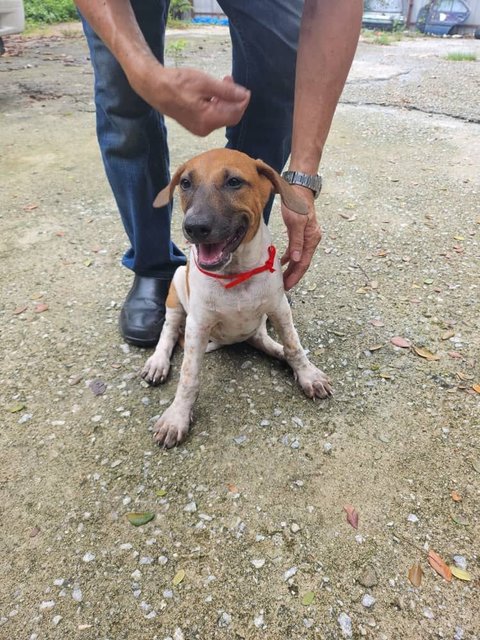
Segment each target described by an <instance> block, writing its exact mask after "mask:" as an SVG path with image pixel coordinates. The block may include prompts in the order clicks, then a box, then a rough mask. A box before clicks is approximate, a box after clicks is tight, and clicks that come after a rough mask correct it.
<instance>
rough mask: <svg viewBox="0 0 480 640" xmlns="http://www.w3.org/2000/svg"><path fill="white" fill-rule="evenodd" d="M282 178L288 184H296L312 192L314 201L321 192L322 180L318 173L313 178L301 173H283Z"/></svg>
mask: <svg viewBox="0 0 480 640" xmlns="http://www.w3.org/2000/svg"><path fill="white" fill-rule="evenodd" d="M282 178H283V179H284V180H286V181H287V182H288V183H289V184H298V185H300V186H301V187H306V188H307V189H310V190H311V191H313V197H314V199H315V200H316V199H317V198H318V196H319V195H320V191H321V190H322V178H321V176H319V175H318V173H317V174H316V175H314V176H311V175H308V174H307V173H302V172H301V171H284V172H283V173H282Z"/></svg>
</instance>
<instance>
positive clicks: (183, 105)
mask: <svg viewBox="0 0 480 640" xmlns="http://www.w3.org/2000/svg"><path fill="white" fill-rule="evenodd" d="M129 80H130V83H131V84H132V87H133V88H134V89H135V91H137V93H138V94H139V95H140V96H142V98H143V99H144V100H145V101H146V102H148V103H149V104H150V105H151V106H152V107H154V108H155V109H157V111H159V112H160V113H162V114H164V115H166V116H169V117H171V118H173V119H174V120H176V121H177V122H178V123H179V124H181V125H182V126H183V127H185V128H186V129H188V131H190V132H191V133H194V134H196V135H197V136H206V135H208V134H209V133H211V132H212V131H214V130H215V129H219V128H220V127H225V126H231V125H235V124H237V123H238V122H239V121H240V119H241V117H242V116H243V114H244V112H245V109H246V108H247V105H248V102H249V100H250V91H248V90H247V89H245V88H244V87H242V86H240V85H237V84H235V83H234V82H233V79H232V78H231V77H230V76H226V77H225V78H224V79H223V80H217V79H216V78H212V77H211V76H209V75H208V74H206V73H203V71H197V70H196V69H188V68H182V69H171V68H165V67H162V66H161V65H155V66H154V68H153V69H152V68H150V69H148V70H147V72H143V73H141V74H138V75H137V74H134V76H133V77H131V78H130V77H129Z"/></svg>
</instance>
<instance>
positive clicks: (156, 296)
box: [119, 275, 170, 347]
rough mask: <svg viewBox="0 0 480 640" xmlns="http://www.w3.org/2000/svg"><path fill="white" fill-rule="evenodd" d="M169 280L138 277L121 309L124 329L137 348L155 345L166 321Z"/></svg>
mask: <svg viewBox="0 0 480 640" xmlns="http://www.w3.org/2000/svg"><path fill="white" fill-rule="evenodd" d="M169 286H170V280H169V279H160V278H147V277H143V276H137V275H136V276H135V280H134V281H133V286H132V288H131V289H130V291H129V293H128V295H127V297H126V299H125V302H124V303H123V307H122V310H121V312H120V322H119V324H120V332H121V334H122V335H123V337H124V339H125V340H126V341H127V342H129V343H130V344H134V345H135V346H136V347H155V346H156V344H157V342H158V339H159V337H160V332H161V330H162V326H163V322H164V320H165V300H166V299H167V295H168V288H169Z"/></svg>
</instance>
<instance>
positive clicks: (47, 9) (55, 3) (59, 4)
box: [25, 0, 79, 25]
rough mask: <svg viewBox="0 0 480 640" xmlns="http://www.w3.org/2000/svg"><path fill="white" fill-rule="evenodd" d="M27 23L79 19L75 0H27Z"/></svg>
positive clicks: (52, 22) (50, 22)
mask: <svg viewBox="0 0 480 640" xmlns="http://www.w3.org/2000/svg"><path fill="white" fill-rule="evenodd" d="M25 18H26V20H27V24H29V25H38V24H54V23H55V22H70V21H72V20H79V17H78V13H77V9H76V7H75V5H74V4H73V0H25Z"/></svg>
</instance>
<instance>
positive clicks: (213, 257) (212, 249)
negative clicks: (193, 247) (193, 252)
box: [198, 242, 225, 265]
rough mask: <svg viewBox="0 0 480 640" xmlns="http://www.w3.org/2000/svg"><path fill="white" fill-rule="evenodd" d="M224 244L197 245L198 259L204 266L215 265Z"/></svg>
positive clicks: (220, 255)
mask: <svg viewBox="0 0 480 640" xmlns="http://www.w3.org/2000/svg"><path fill="white" fill-rule="evenodd" d="M224 248H225V243H221V242H216V243H214V244H199V245H198V259H199V261H200V262H201V263H202V264H204V265H209V264H216V263H217V262H219V261H220V259H221V257H222V253H223V249H224Z"/></svg>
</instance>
